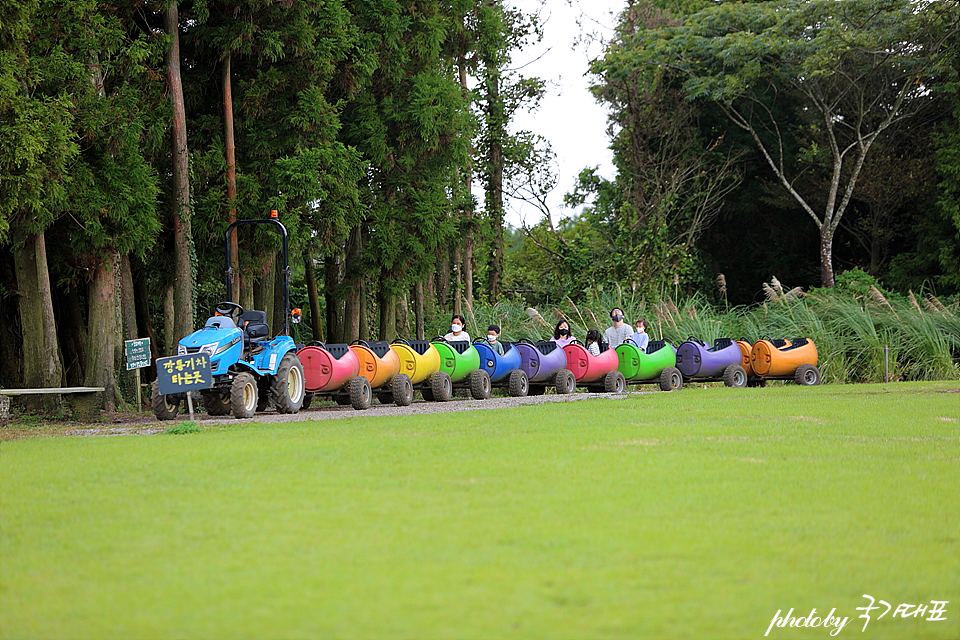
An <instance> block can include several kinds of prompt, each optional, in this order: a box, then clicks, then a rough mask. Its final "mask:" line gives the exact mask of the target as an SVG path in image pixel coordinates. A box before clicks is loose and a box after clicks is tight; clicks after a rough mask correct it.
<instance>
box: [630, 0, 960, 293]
mask: <svg viewBox="0 0 960 640" xmlns="http://www.w3.org/2000/svg"><path fill="white" fill-rule="evenodd" d="M957 15H958V4H957V3H956V2H929V3H914V2H910V1H909V0H851V1H849V2H832V1H828V0H812V1H809V2H797V1H795V0H782V1H779V0H778V1H772V2H761V3H733V2H730V3H722V4H719V5H717V6H714V7H711V8H709V9H706V10H704V11H702V12H700V13H697V14H694V15H691V16H688V17H687V18H685V19H684V21H683V24H682V25H680V26H675V27H670V28H667V29H659V30H656V31H639V32H637V34H636V35H635V36H634V37H633V38H632V40H631V41H630V42H629V43H627V47H628V51H627V52H625V54H624V55H625V57H627V58H628V59H630V60H631V64H628V65H624V66H623V70H622V75H624V76H626V75H627V74H630V73H633V72H636V71H637V70H642V69H647V68H651V67H659V68H663V69H669V70H672V71H674V72H675V73H679V74H681V77H682V78H683V80H684V84H683V87H684V89H685V91H686V93H687V95H688V96H689V97H690V98H695V99H703V100H711V101H713V102H714V104H716V106H717V107H718V108H720V109H721V110H722V111H723V112H724V113H725V114H726V115H727V117H728V118H729V119H730V121H731V122H733V123H734V124H735V125H737V126H738V127H740V128H742V129H743V130H744V131H746V132H747V133H748V134H749V135H750V137H751V138H752V139H753V141H754V143H755V145H756V147H757V149H759V151H760V152H761V154H762V155H763V157H764V158H765V160H766V161H767V163H768V165H769V167H770V168H771V170H772V171H773V172H774V174H775V175H776V176H777V178H778V180H779V181H780V183H781V185H782V186H783V188H784V189H786V190H787V192H789V193H790V194H791V196H792V197H793V198H794V199H795V200H796V201H797V203H798V204H799V205H800V206H801V207H803V209H804V210H805V211H806V213H807V214H808V215H809V216H810V218H811V219H812V220H813V221H814V223H815V224H816V226H817V228H818V230H819V233H820V264H821V279H822V282H823V284H824V285H825V286H832V284H833V240H834V235H835V233H836V231H837V228H838V226H839V224H840V221H841V219H842V218H843V215H844V213H845V211H846V210H847V207H848V205H849V204H850V201H851V199H852V197H853V195H854V192H855V190H856V186H857V181H858V178H859V176H860V172H861V170H862V168H863V165H864V162H865V160H866V158H867V157H868V154H869V153H870V150H871V147H872V146H873V144H874V143H875V142H876V140H877V139H878V138H880V137H881V136H884V135H888V134H889V133H890V131H891V127H892V125H894V124H896V123H897V122H900V121H903V120H906V119H909V118H912V117H914V116H916V115H917V114H918V113H920V112H922V111H923V110H924V109H926V108H927V107H928V106H929V104H930V102H931V101H930V99H929V86H928V85H929V83H931V82H937V81H939V80H940V79H941V76H942V74H945V73H951V70H950V69H949V61H950V59H949V56H948V55H947V51H946V50H945V48H944V46H943V45H944V42H945V40H946V39H947V38H948V37H949V36H950V34H951V33H953V32H954V31H955V30H956V26H957ZM782 106H787V107H788V110H787V111H792V113H793V115H792V116H791V118H792V119H793V118H795V119H797V120H800V122H801V123H802V126H801V128H800V129H799V130H796V131H791V130H789V129H788V128H787V125H789V124H790V122H792V119H791V121H789V122H788V121H784V120H782V119H780V118H779V117H777V116H778V114H782V113H784V112H785V110H784V109H783V108H782ZM795 141H797V142H800V144H801V150H800V153H799V160H801V161H802V162H800V163H799V171H822V172H823V173H824V183H825V186H824V187H823V188H822V190H821V192H820V194H819V197H817V198H816V199H813V198H810V197H805V196H804V195H803V194H801V193H800V192H799V191H798V190H797V189H796V188H795V187H794V182H795V180H796V178H797V174H796V173H795V172H794V171H793V170H792V168H791V162H790V160H791V158H790V157H788V156H789V153H790V145H791V144H793V142H795ZM817 209H819V213H818V211H817Z"/></svg>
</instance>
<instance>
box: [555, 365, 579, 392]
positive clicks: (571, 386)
mask: <svg viewBox="0 0 960 640" xmlns="http://www.w3.org/2000/svg"><path fill="white" fill-rule="evenodd" d="M554 384H555V385H556V387H557V393H561V394H568V393H573V392H575V391H576V390H577V378H576V376H574V375H573V371H570V369H561V370H560V371H558V372H557V375H556V377H555V378H554Z"/></svg>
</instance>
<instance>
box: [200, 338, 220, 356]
mask: <svg viewBox="0 0 960 640" xmlns="http://www.w3.org/2000/svg"><path fill="white" fill-rule="evenodd" d="M219 344H220V343H219V342H211V343H210V344H205V345H203V346H202V347H200V353H205V354H207V355H208V356H210V359H211V360H212V359H213V356H214V355H215V354H216V353H217V345H219Z"/></svg>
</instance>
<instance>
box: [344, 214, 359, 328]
mask: <svg viewBox="0 0 960 640" xmlns="http://www.w3.org/2000/svg"><path fill="white" fill-rule="evenodd" d="M361 251H362V247H361V244H360V227H359V226H356V227H354V228H353V229H352V230H351V231H350V240H349V241H348V243H347V263H346V269H345V270H346V278H347V282H346V286H347V293H346V296H345V301H344V313H343V316H344V333H345V335H344V342H347V343H350V342H353V341H354V340H359V339H360V281H361V280H362V275H361V273H360V266H359V265H358V264H357V263H358V262H359V260H360V254H361Z"/></svg>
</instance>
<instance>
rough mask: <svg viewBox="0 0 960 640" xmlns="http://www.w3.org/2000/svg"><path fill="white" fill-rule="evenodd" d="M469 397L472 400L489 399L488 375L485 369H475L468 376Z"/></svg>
mask: <svg viewBox="0 0 960 640" xmlns="http://www.w3.org/2000/svg"><path fill="white" fill-rule="evenodd" d="M470 395H472V396H473V399H474V400H486V399H487V398H489V397H490V374H489V373H487V372H486V370H485V369H477V370H476V371H474V372H473V373H471V374H470Z"/></svg>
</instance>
